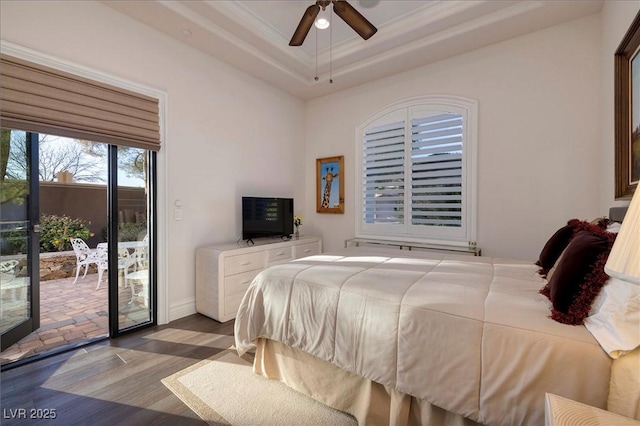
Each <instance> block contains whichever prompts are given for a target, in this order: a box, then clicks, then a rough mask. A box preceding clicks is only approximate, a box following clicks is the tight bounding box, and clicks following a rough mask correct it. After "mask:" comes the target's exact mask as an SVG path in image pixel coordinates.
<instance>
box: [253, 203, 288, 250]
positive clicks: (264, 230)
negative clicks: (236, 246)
mask: <svg viewBox="0 0 640 426" xmlns="http://www.w3.org/2000/svg"><path fill="white" fill-rule="evenodd" d="M291 234H293V199H292V198H265V197H242V239H243V240H251V239H253V238H262V237H286V238H290V237H291Z"/></svg>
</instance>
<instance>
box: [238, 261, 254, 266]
mask: <svg viewBox="0 0 640 426" xmlns="http://www.w3.org/2000/svg"><path fill="white" fill-rule="evenodd" d="M247 265H251V262H244V263H241V264H240V266H247Z"/></svg>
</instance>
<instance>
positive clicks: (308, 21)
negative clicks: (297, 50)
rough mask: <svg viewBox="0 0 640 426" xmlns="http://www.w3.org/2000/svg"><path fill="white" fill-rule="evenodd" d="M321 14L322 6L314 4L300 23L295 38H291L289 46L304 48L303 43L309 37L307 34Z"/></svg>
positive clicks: (305, 12)
mask: <svg viewBox="0 0 640 426" xmlns="http://www.w3.org/2000/svg"><path fill="white" fill-rule="evenodd" d="M319 12H320V6H318V5H317V4H312V5H311V6H309V7H308V8H307V10H305V11H304V15H302V18H301V19H300V23H298V28H296V31H295V32H294V33H293V37H291V41H290V42H289V46H302V43H303V42H304V39H305V38H306V37H307V34H308V33H309V30H310V29H311V26H312V25H313V21H314V20H315V19H316V16H318V13H319Z"/></svg>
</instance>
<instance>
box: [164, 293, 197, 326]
mask: <svg viewBox="0 0 640 426" xmlns="http://www.w3.org/2000/svg"><path fill="white" fill-rule="evenodd" d="M195 313H196V298H195V297H191V298H189V299H182V300H179V301H177V302H174V303H171V304H170V305H169V321H174V320H177V319H180V318H183V317H186V316H189V315H193V314H195Z"/></svg>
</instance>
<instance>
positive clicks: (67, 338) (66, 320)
mask: <svg viewBox="0 0 640 426" xmlns="http://www.w3.org/2000/svg"><path fill="white" fill-rule="evenodd" d="M73 280H74V278H64V279H58V280H50V281H42V282H40V328H39V329H38V330H36V331H35V332H33V333H31V334H30V335H28V336H26V337H25V338H23V339H22V340H20V341H18V342H17V343H16V344H14V345H13V346H11V347H9V348H7V349H6V350H5V351H3V352H2V353H1V357H0V363H1V364H6V363H8V362H12V361H15V360H19V359H23V358H27V357H29V356H32V355H35V354H38V353H41V352H46V351H50V350H52V349H56V348H60V347H62V346H65V345H69V344H74V343H78V342H80V341H83V340H86V339H92V338H95V337H99V336H107V335H108V334H109V315H108V304H107V303H108V302H107V301H108V291H107V283H106V282H104V281H105V278H103V283H102V285H101V286H100V288H99V289H97V290H96V285H97V283H98V276H97V274H89V275H87V276H86V277H85V278H84V279H83V278H80V279H79V280H78V282H77V283H76V284H73ZM119 290H120V324H121V325H124V324H128V325H131V324H134V323H136V322H139V321H141V320H143V319H144V318H145V315H146V308H145V307H144V306H141V303H142V300H141V299H140V300H139V299H137V298H135V299H134V301H133V303H131V304H129V301H130V298H131V291H130V289H129V288H128V287H121V288H119ZM136 291H137V290H136ZM2 297H3V298H4V297H7V296H6V295H5V294H3V295H2Z"/></svg>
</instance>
